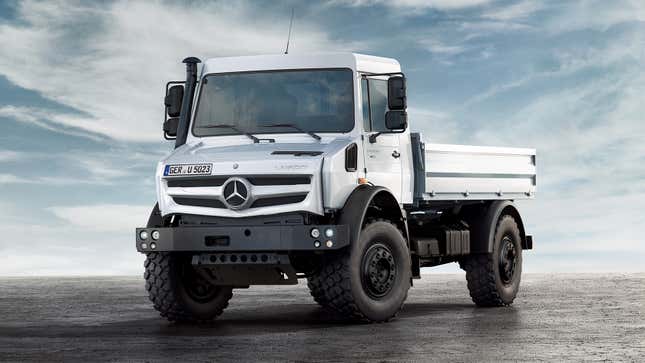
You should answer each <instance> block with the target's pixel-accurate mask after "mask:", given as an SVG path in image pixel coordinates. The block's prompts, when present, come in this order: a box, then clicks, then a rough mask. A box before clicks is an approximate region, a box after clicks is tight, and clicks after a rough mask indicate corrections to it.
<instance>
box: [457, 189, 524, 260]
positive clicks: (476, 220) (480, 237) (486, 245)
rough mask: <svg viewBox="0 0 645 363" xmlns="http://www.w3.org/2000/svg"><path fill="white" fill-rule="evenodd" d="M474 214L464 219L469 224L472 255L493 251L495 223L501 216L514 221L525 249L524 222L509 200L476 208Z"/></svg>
mask: <svg viewBox="0 0 645 363" xmlns="http://www.w3.org/2000/svg"><path fill="white" fill-rule="evenodd" d="M478 209H479V210H478V211H476V212H475V213H470V215H469V216H468V217H466V219H467V221H468V222H469V224H470V227H471V228H470V230H471V234H470V250H471V252H472V253H490V252H492V251H493V239H494V237H495V236H494V234H495V226H496V225H497V221H498V220H499V218H500V217H501V216H503V215H510V216H512V217H513V218H514V219H515V222H516V223H517V227H518V228H519V230H520V237H521V239H522V240H521V243H522V248H523V249H526V248H527V247H528V246H527V238H526V232H525V229H524V222H522V217H521V216H520V212H519V211H518V210H517V207H516V206H515V204H514V203H513V201H511V200H498V201H494V202H492V203H490V204H487V205H486V206H482V207H479V208H478Z"/></svg>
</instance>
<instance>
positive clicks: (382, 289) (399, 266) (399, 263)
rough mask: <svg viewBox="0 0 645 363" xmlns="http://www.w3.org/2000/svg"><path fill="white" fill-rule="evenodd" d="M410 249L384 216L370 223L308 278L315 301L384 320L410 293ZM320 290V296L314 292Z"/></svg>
mask: <svg viewBox="0 0 645 363" xmlns="http://www.w3.org/2000/svg"><path fill="white" fill-rule="evenodd" d="M410 266H411V262H410V252H409V250H408V248H407V244H406V243H405V239H404V238H403V235H402V234H401V231H399V229H398V228H397V227H396V226H395V225H393V224H392V223H390V222H388V221H375V222H371V223H368V224H367V225H366V226H365V227H364V228H363V230H362V231H361V234H360V237H359V240H358V241H356V243H354V244H352V246H350V247H349V248H348V249H345V250H342V251H339V252H338V253H337V254H336V255H334V256H331V258H330V259H328V260H327V261H325V262H324V264H323V266H322V268H321V270H320V271H319V272H318V273H316V274H314V275H313V276H312V277H311V278H310V287H311V286H315V287H316V289H315V293H316V294H314V291H313V290H312V295H314V297H318V298H317V299H316V301H317V302H319V303H321V304H322V305H324V306H326V307H329V308H331V309H333V310H335V311H337V312H339V313H341V314H342V315H344V316H347V317H349V318H353V319H357V320H363V321H369V322H382V321H387V320H390V319H391V318H393V317H394V316H396V314H397V313H398V312H399V311H400V310H401V308H402V307H403V303H404V302H405V299H406V298H407V295H408V290H409V288H410V278H411V267H410ZM317 295H319V296H317Z"/></svg>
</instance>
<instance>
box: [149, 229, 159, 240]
mask: <svg viewBox="0 0 645 363" xmlns="http://www.w3.org/2000/svg"><path fill="white" fill-rule="evenodd" d="M150 236H152V239H153V240H155V241H156V240H158V239H159V231H152V233H151V234H150Z"/></svg>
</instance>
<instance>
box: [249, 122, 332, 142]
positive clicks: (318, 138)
mask: <svg viewBox="0 0 645 363" xmlns="http://www.w3.org/2000/svg"><path fill="white" fill-rule="evenodd" d="M261 126H262V127H291V128H292V129H295V130H298V131H300V132H302V133H305V134H307V135H309V136H311V137H313V138H314V139H316V140H317V141H320V139H321V137H320V136H318V135H316V134H315V133H313V132H311V131H307V130H304V129H302V128H300V127H298V126H296V125H294V124H271V125H261Z"/></svg>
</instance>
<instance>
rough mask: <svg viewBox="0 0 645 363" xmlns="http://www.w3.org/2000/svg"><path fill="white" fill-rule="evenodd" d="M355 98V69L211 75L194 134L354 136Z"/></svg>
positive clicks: (205, 81) (202, 91)
mask: <svg viewBox="0 0 645 363" xmlns="http://www.w3.org/2000/svg"><path fill="white" fill-rule="evenodd" d="M353 100H354V95H353V77H352V71H351V70H350V69H323V70H289V71H270V72H267V71H262V72H244V73H229V74H213V75H208V76H206V77H204V79H203V80H202V85H201V89H200V96H199V100H198V103H197V109H196V112H195V121H194V123H193V134H194V135H195V136H216V135H239V134H242V133H250V134H276V133H301V132H321V133H324V132H349V131H351V130H352V129H353V128H354V101H353ZM218 125H219V126H218ZM223 125H226V127H224V126H223ZM231 126H232V127H231Z"/></svg>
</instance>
